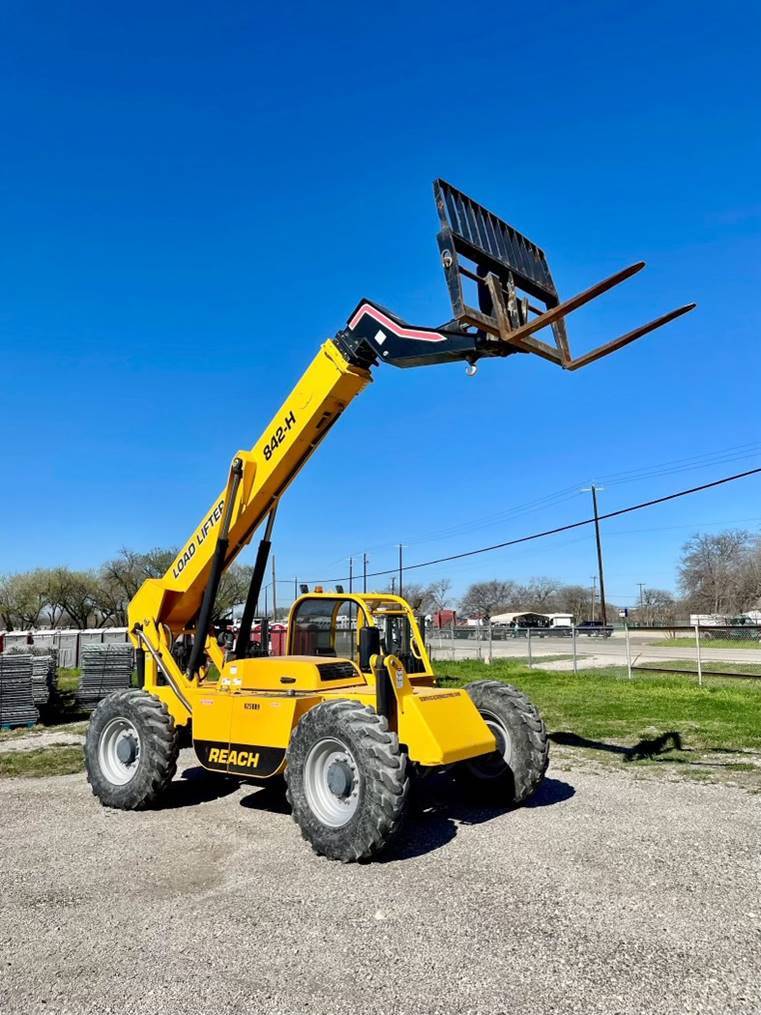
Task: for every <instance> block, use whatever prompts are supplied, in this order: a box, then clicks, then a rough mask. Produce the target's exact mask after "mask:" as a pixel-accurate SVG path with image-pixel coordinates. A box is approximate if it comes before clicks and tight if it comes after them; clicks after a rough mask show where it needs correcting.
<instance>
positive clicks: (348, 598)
mask: <svg viewBox="0 0 761 1015" xmlns="http://www.w3.org/2000/svg"><path fill="white" fill-rule="evenodd" d="M364 628H376V629H377V630H378V635H379V640H380V653H381V654H382V655H395V656H397V657H398V658H399V659H400V660H401V662H402V665H403V666H404V668H405V670H406V671H407V674H408V675H409V677H410V678H411V679H412V680H413V682H416V683H420V682H421V680H420V678H421V677H422V678H426V677H428V678H430V677H432V670H431V665H430V662H429V660H428V654H427V652H426V649H425V644H424V642H423V638H422V636H421V634H420V628H419V626H418V623H417V620H416V618H415V616H414V615H413V613H412V611H411V609H410V607H409V604H408V603H407V602H405V600H404V599H402V598H401V597H399V596H392V595H388V594H384V593H378V594H377V595H370V594H363V595H351V594H349V595H346V594H338V593H336V594H335V595H333V594H330V593H311V594H307V595H304V596H302V597H301V598H300V599H298V600H297V601H296V602H295V603H294V605H293V607H292V609H291V617H290V623H289V625H288V655H300V656H302V655H310V656H327V657H329V658H338V659H351V660H352V662H354V663H355V664H356V665H357V666H358V667H359V668H360V670H362V671H363V672H364V673H365V674H366V675H367V676H370V677H371V676H372V673H371V671H370V668H369V665H367V661H366V660H364V659H362V652H361V642H362V637H361V633H362V630H363V629H364ZM416 677H417V678H418V679H417V680H415V678H416Z"/></svg>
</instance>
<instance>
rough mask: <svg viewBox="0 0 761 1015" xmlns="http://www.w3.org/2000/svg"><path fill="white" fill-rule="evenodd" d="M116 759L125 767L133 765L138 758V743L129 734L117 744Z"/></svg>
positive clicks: (120, 738) (122, 737)
mask: <svg viewBox="0 0 761 1015" xmlns="http://www.w3.org/2000/svg"><path fill="white" fill-rule="evenodd" d="M116 757H117V758H118V759H119V761H121V763H122V764H123V765H132V764H133V763H134V761H135V758H136V757H137V741H136V740H135V739H134V737H131V736H130V735H129V734H125V735H124V736H121V737H119V739H118V740H117V742H116Z"/></svg>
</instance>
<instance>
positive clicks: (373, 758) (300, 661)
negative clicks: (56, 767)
mask: <svg viewBox="0 0 761 1015" xmlns="http://www.w3.org/2000/svg"><path fill="white" fill-rule="evenodd" d="M434 194H435V198H436V205H437V209H438V213H439V220H440V231H439V233H438V245H439V250H440V255H441V263H442V266H443V268H444V272H445V276H446V281H447V286H448V290H449V295H450V299H451V303H452V309H453V319H452V320H451V321H449V322H448V323H447V324H444V325H442V326H441V327H438V328H430V327H417V326H415V327H413V326H410V325H409V324H406V323H404V322H403V321H402V320H401V319H400V318H399V317H397V316H396V315H395V314H393V313H391V312H390V311H389V310H386V309H384V308H383V307H381V306H379V305H378V304H377V303H373V302H371V301H370V300H361V301H360V303H359V304H358V305H357V307H356V309H355V310H354V311H353V313H352V314H351V316H350V318H349V320H348V323H347V325H346V327H345V328H343V329H342V330H341V331H339V332H338V333H337V334H336V335H335V337H334V338H331V339H328V340H327V341H326V342H325V343H324V344H323V346H322V347H321V348H320V350H319V352H318V353H317V355H316V357H315V358H314V360H313V361H312V363H311V364H310V365H309V366H308V368H307V370H306V372H305V373H304V375H303V376H302V377H301V379H300V380H299V381H298V383H297V384H296V387H295V388H294V389H293V391H292V392H291V394H290V395H289V396H288V398H287V399H286V401H285V402H284V404H283V406H282V408H281V409H280V410H279V411H278V412H277V413H276V415H275V417H274V419H273V420H272V421H271V422H270V423H269V424H268V425H267V426H266V427H265V429H264V432H263V433H262V435H261V437H260V438H259V440H258V441H257V442H256V443H255V444H254V445H253V447H252V448H251V449H250V450H243V451H239V452H238V453H237V454H236V455H235V456H234V458H233V459H232V464H231V466H230V469H229V473H228V477H227V482H226V484H225V487H224V489H223V490H222V491H221V492H220V493H219V495H218V496H217V497H215V498H214V500H213V501H212V503H211V505H210V506H209V509H208V511H206V513H205V514H204V515H203V516H202V518H201V521H200V523H199V525H198V527H197V528H196V530H195V531H194V532H193V533H192V534H191V536H190V538H189V539H188V540H187V541H186V542H185V543H184V544H183V546H182V548H181V549H180V551H179V553H178V554H177V557H176V559H175V560H174V561H173V563H172V564H171V566H170V567H169V569H168V571H167V572H166V574H165V575H164V576H163V578H160V579H149V580H147V581H146V582H145V583H144V584H143V586H142V587H141V588H140V590H139V591H138V593H137V594H136V595H135V597H134V599H133V600H132V602H131V603H130V606H129V633H130V638H131V640H132V643H133V645H134V648H135V655H136V671H137V685H138V686H137V687H135V688H133V689H130V690H124V691H117V692H115V693H113V694H111V695H109V696H108V697H106V698H104V699H103V700H102V701H101V703H100V704H99V705H98V707H97V709H96V710H95V712H94V713H93V716H92V718H91V721H90V724H89V729H88V732H87V738H86V744H85V757H86V767H87V778H88V780H89V782H90V785H91V786H92V790H93V792H94V793H95V795H96V796H97V797H98V798H99V799H100V800H101V802H102V803H103V804H104V805H105V806H107V807H118V808H124V809H137V808H146V807H150V806H153V805H156V804H158V803H159V802H160V799H161V797H162V794H163V793H165V791H166V790H167V787H168V786H169V783H170V782H171V780H172V778H173V776H174V774H175V770H176V764H177V756H178V744H179V741H180V737H181V736H185V737H190V738H192V743H193V747H194V749H195V753H196V755H197V757H198V760H199V761H200V763H201V765H203V767H204V768H206V769H209V770H210V771H213V772H219V773H223V774H225V775H228V776H235V777H240V778H243V779H251V780H254V781H257V780H258V781H263V780H268V779H273V778H276V777H278V776H280V775H284V776H285V780H286V783H287V793H288V799H289V801H290V804H291V807H292V811H293V817H294V819H295V821H296V823H297V824H298V825H299V827H300V829H301V832H302V835H303V836H304V838H305V839H306V840H307V841H308V842H309V843H310V844H311V846H312V847H313V849H314V850H315V851H316V852H317V853H319V854H322V855H324V856H326V857H330V858H333V859H339V860H343V861H354V860H365V859H369V858H371V857H373V856H374V855H376V854H377V853H379V852H380V851H381V850H382V849H383V848H384V847H385V846H387V844H388V843H389V842H390V841H391V839H392V838H393V836H394V835H395V833H396V832H397V830H398V828H399V826H400V823H401V821H402V819H403V817H404V813H405V808H406V805H407V800H408V793H409V788H410V781H411V779H412V778H414V777H416V776H418V775H422V774H424V773H426V772H430V771H432V770H436V769H444V768H449V767H450V766H451V767H453V768H454V769H455V771H456V773H457V774H458V775H459V776H460V777H461V778H462V779H464V780H465V781H466V782H467V784H469V785H470V786H472V787H473V789H474V791H475V790H477V791H479V792H480V793H481V792H486V793H487V794H490V795H491V798H492V800H493V801H494V802H499V803H501V804H505V805H508V804H517V803H521V802H522V801H525V800H527V799H528V798H529V797H530V796H531V794H532V793H534V792H535V791H536V789H537V787H538V786H539V784H540V783H541V780H542V778H543V776H544V772H545V770H546V767H547V760H548V743H547V734H546V731H545V727H544V723H543V722H542V719H541V716H540V715H539V713H538V711H537V709H536V708H535V706H534V705H533V704H532V703H531V702H530V701H529V699H528V698H527V697H526V696H525V695H524V694H522V693H521V692H520V691H519V690H517V689H516V688H514V687H510V686H507V685H505V684H501V683H498V682H496V681H490V680H485V681H479V682H477V683H473V684H470V685H469V686H468V687H467V688H466V689H464V690H462V689H454V688H448V687H439V686H437V681H436V678H435V676H434V673H433V669H432V667H431V662H430V659H429V657H428V654H427V652H426V647H425V642H424V638H423V635H422V633H421V629H420V625H419V624H418V622H417V619H416V617H415V616H414V613H413V611H412V609H411V607H410V606H409V604H408V603H407V602H406V601H405V600H404V599H403V598H402V597H400V596H395V595H390V594H388V593H385V592H378V593H373V594H362V595H356V594H353V593H351V592H350V593H348V594H346V593H344V592H343V590H342V589H339V590H338V591H336V592H335V593H327V592H322V591H314V592H311V593H307V594H305V595H302V596H301V597H300V598H299V599H297V601H296V602H295V603H294V605H293V607H292V609H291V614H290V621H289V625H288V653H287V654H286V655H284V656H278V657H268V656H267V654H266V642H267V638H266V633H265V634H264V636H263V637H262V638H261V639H260V643H259V644H257V643H255V642H254V640H253V639H252V624H253V621H254V617H255V614H256V608H257V602H258V599H259V593H260V591H261V587H262V581H263V577H264V573H265V567H266V564H267V558H268V554H269V550H270V544H271V539H272V529H273V524H274V521H275V514H276V511H277V508H278V504H279V502H280V499H281V497H282V496H283V494H284V493H285V491H286V489H287V488H288V486H289V485H290V483H291V482H292V481H293V479H294V478H295V476H296V474H297V473H298V471H299V470H300V469H301V467H302V466H303V465H304V463H305V462H306V461H307V459H308V458H309V456H310V455H311V454H312V452H313V451H314V450H315V448H316V447H317V446H318V445H319V444H320V442H321V441H322V440H323V438H324V437H325V436H326V434H327V433H328V431H329V430H330V428H331V427H332V426H333V425H334V424H335V423H336V421H337V420H338V418H339V417H340V416H341V414H342V413H343V412H344V410H345V409H346V408H347V406H348V405H349V403H350V402H351V401H352V400H353V399H354V398H356V396H357V395H358V394H359V393H360V392H361V391H363V390H364V388H365V387H366V386H367V385H368V384H369V383H370V381H371V370H372V369H373V368H374V367H376V366H378V365H379V364H382V363H390V364H392V365H393V366H397V367H418V366H429V365H434V364H438V363H449V362H453V361H464V362H465V363H466V364H467V372H468V373H469V374H471V375H472V374H473V373H475V371H476V363H477V362H478V361H479V360H481V359H488V358H494V357H505V356H511V355H514V354H517V353H523V354H535V355H538V356H541V357H543V358H544V359H547V360H549V361H550V362H553V363H556V364H558V365H559V366H561V367H563V368H564V369H566V370H576V369H578V368H580V367H582V366H585V365H586V364H588V363H591V362H593V361H594V360H597V359H599V358H600V357H602V356H605V355H607V354H609V353H611V352H613V351H615V350H616V349H619V348H621V347H622V346H624V345H626V344H628V343H629V342H632V341H634V340H635V339H637V338H640V337H641V336H642V335H645V334H647V333H648V332H649V331H652V330H654V329H655V328H658V327H660V326H661V325H663V324H666V323H667V322H668V321H671V320H673V319H674V318H676V317H678V316H679V315H681V314H683V313H686V312H687V311H688V310H691V309H692V307H693V306H694V304H689V305H687V306H683V307H680V308H679V309H677V310H673V311H671V312H670V313H668V314H665V315H663V316H662V317H659V318H657V319H656V320H654V321H651V322H650V323H649V324H646V325H643V326H641V327H639V328H637V329H635V330H634V331H631V332H629V333H628V334H626V335H623V336H621V337H620V338H617V339H615V340H613V341H612V342H608V343H607V344H605V345H603V346H600V347H599V348H597V349H595V350H593V351H591V352H589V353H586V354H584V355H582V356H580V357H578V358H573V357H572V356H571V352H570V349H569V344H568V338H567V335H566V330H565V321H564V318H565V316H566V315H567V314H568V313H570V312H571V311H572V310H575V309H577V308H578V307H581V306H583V305H584V304H585V303H588V302H589V301H590V300H592V299H594V298H595V297H596V296H599V295H600V294H601V293H603V292H605V291H606V290H608V289H611V288H612V287H613V286H614V285H617V284H618V283H619V282H622V281H623V280H624V279H626V278H629V277H630V276H631V275H633V274H634V273H635V272H637V271H639V270H640V269H641V268H642V267H644V264H643V263H641V262H640V263H637V264H634V265H632V266H631V267H629V268H626V269H624V270H623V271H620V272H618V273H617V274H616V275H614V276H612V277H611V278H609V279H606V280H605V281H603V282H600V283H598V284H597V285H596V286H593V287H592V288H591V289H588V290H587V291H586V292H583V293H581V294H579V295H577V296H574V297H573V298H571V299H570V300H566V301H564V302H561V301H560V299H559V297H558V294H557V291H556V289H555V284H554V282H553V279H552V275H551V273H550V269H549V265H548V263H547V259H546V257H545V255H544V253H543V252H542V250H540V248H539V247H537V246H536V245H535V244H534V243H532V242H531V241H530V240H529V239H527V238H526V237H525V236H523V235H522V234H521V233H519V232H518V231H517V230H515V229H513V228H512V227H511V226H509V225H508V224H507V223H506V222H504V221H502V220H501V219H499V218H497V216H496V215H494V214H492V213H491V212H489V211H487V210H486V209H485V208H483V207H481V206H480V205H478V204H476V203H475V202H474V201H472V200H471V199H470V198H468V197H467V196H466V195H465V194H463V193H461V192H460V191H459V190H457V189H455V188H454V187H452V186H451V185H449V184H448V183H446V182H444V181H443V180H436V181H435V183H434ZM473 294H474V295H475V297H476V298H475V299H474V298H473ZM545 328H548V329H550V332H551V334H552V336H553V338H554V343H553V344H550V343H549V342H545V341H543V340H541V339H539V338H537V337H536V333H537V332H538V331H540V330H542V329H545ZM260 527H262V529H263V534H262V537H261V539H260V543H259V547H258V552H257V555H256V560H255V564H254V568H253V576H252V580H251V585H250V588H249V591H248V595H247V598H246V602H245V606H244V610H243V615H242V618H241V622H240V627H239V630H238V633H237V638H235V639H234V640H233V639H231V638H230V636H229V635H227V634H225V632H221V631H220V632H218V631H216V630H215V629H214V625H213V624H212V618H213V615H214V614H213V609H214V601H215V597H216V594H217V590H218V587H219V582H220V578H221V576H222V574H223V572H224V571H225V568H227V567H229V565H230V564H231V563H232V562H233V561H234V560H235V558H236V557H237V556H238V554H239V553H240V552H241V550H242V549H243V548H244V547H245V546H246V545H247V544H248V543H249V542H250V541H251V538H252V536H253V534H254V533H255V532H256V531H257V529H259V528H260Z"/></svg>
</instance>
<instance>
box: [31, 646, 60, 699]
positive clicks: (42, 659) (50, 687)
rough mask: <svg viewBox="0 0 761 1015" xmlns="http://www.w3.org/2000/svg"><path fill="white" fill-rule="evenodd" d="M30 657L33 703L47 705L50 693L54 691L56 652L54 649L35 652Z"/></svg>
mask: <svg viewBox="0 0 761 1015" xmlns="http://www.w3.org/2000/svg"><path fill="white" fill-rule="evenodd" d="M31 659H32V696H33V697H34V703H35V705H37V707H39V706H40V705H47V704H48V702H49V701H50V696H51V694H53V693H54V691H55V678H56V668H57V663H58V659H57V653H56V650H55V649H52V650H51V652H49V653H47V654H46V655H37V654H36V653H35V654H34V655H33V656H32V657H31Z"/></svg>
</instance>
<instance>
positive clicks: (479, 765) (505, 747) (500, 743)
mask: <svg viewBox="0 0 761 1015" xmlns="http://www.w3.org/2000/svg"><path fill="white" fill-rule="evenodd" d="M479 714H480V716H481V718H482V719H483V721H484V722H485V723H486V725H487V726H488V727H489V729H490V730H491V732H492V734H493V735H494V739H495V740H496V741H497V750H496V751H493V752H492V753H491V754H485V755H483V756H482V757H480V758H474V759H473V760H472V761H470V762H468V767H469V768H470V769H471V771H472V772H473V773H474V774H475V775H477V776H478V777H479V778H480V779H496V778H497V777H498V776H500V775H502V774H503V772H504V771H505V769H506V768H510V766H511V764H512V760H513V740H512V737H511V736H510V731H509V730H508V728H507V726H506V725H505V723H504V722H503V720H502V719H500V718H499V716H498V715H496V714H495V713H494V712H490V711H488V709H479Z"/></svg>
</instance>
